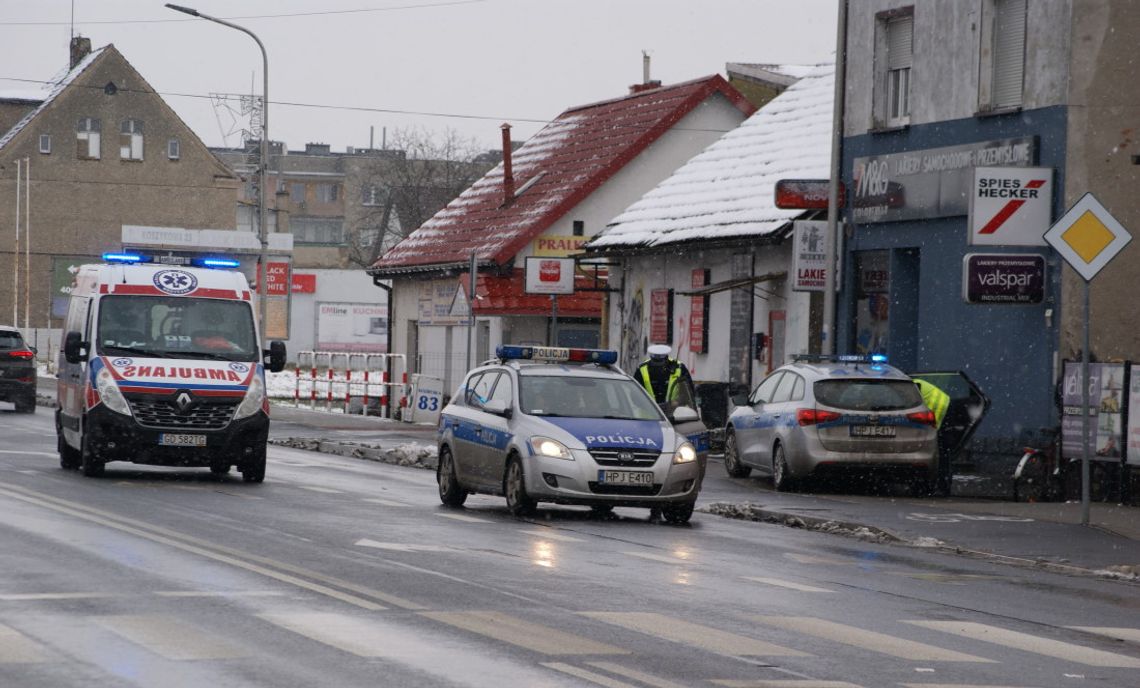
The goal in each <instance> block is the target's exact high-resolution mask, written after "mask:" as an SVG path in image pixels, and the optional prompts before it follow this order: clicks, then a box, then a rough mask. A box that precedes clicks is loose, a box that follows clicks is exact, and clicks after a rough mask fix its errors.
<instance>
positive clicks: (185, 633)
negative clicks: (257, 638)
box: [98, 615, 248, 660]
mask: <svg viewBox="0 0 1140 688" xmlns="http://www.w3.org/2000/svg"><path fill="white" fill-rule="evenodd" d="M98 623H99V625H100V626H103V627H104V628H106V629H108V630H110V631H111V632H113V633H115V634H116V635H119V636H122V637H123V638H126V639H127V640H129V641H131V642H132V643H134V644H136V645H140V646H142V647H144V648H146V649H148V650H150V651H151V652H154V653H155V654H157V655H160V656H162V657H165V658H166V659H173V660H192V659H233V658H235V657H245V656H248V655H247V654H246V653H244V652H241V651H240V650H238V649H237V648H235V647H234V646H233V644H232V643H229V642H225V641H223V640H221V639H220V638H219V637H218V636H216V635H213V634H210V633H206V632H203V631H200V630H198V629H197V628H194V627H193V626H190V625H187V624H184V623H181V622H178V621H174V620H172V619H167V618H164V617H158V616H142V615H123V616H105V617H102V618H100V619H98Z"/></svg>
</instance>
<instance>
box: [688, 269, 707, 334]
mask: <svg viewBox="0 0 1140 688" xmlns="http://www.w3.org/2000/svg"><path fill="white" fill-rule="evenodd" d="M692 280H693V281H692V286H693V289H700V288H701V287H704V286H707V285H708V283H709V271H708V270H706V269H701V268H697V269H695V270H693V273H692ZM689 299H690V301H689V351H692V352H693V353H695V354H703V353H705V352H706V351H708V348H709V321H708V313H709V296H708V294H694V295H693V296H690V297H689Z"/></svg>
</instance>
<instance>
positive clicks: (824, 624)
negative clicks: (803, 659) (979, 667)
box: [750, 616, 993, 664]
mask: <svg viewBox="0 0 1140 688" xmlns="http://www.w3.org/2000/svg"><path fill="white" fill-rule="evenodd" d="M750 618H752V619H754V620H756V621H758V622H760V623H762V624H764V625H766V626H773V627H775V628H780V629H783V630H785V631H793V632H796V633H802V634H804V635H810V636H814V637H816V638H823V639H824V640H830V641H832V642H836V643H841V644H843V645H850V646H852V647H857V648H860V649H862V650H869V651H871V652H878V653H880V654H885V655H890V656H891V657H898V658H899V659H910V660H914V661H919V662H974V663H978V664H992V663H993V660H990V659H985V658H983V657H975V656H974V655H968V654H965V653H963V652H955V651H954V650H946V649H943V648H941V647H935V646H934V645H927V644H925V643H920V642H916V641H914V640H907V639H905V638H896V637H894V636H891V635H887V634H885V633H876V632H875V631H869V630H866V629H862V628H857V627H855V626H847V625H844V624H840V623H835V622H834V621H827V620H825V619H814V618H811V617H807V616H752V617H750Z"/></svg>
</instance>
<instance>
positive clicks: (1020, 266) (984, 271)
mask: <svg viewBox="0 0 1140 688" xmlns="http://www.w3.org/2000/svg"><path fill="white" fill-rule="evenodd" d="M962 298H963V299H964V300H965V301H966V303H987V304H994V303H1013V304H1037V303H1041V301H1043V300H1044V299H1045V256H1042V255H1037V254H1025V253H1004V254H993V253H968V254H966V256H965V258H963V259H962Z"/></svg>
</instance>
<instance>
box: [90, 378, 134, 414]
mask: <svg viewBox="0 0 1140 688" xmlns="http://www.w3.org/2000/svg"><path fill="white" fill-rule="evenodd" d="M95 391H97V392H99V400H100V401H102V402H103V405H104V406H106V407H107V408H108V409H110V410H112V411H114V412H115V413H121V414H123V415H124V416H129V415H131V406H130V404H128V403H127V400H126V399H125V398H124V397H123V393H122V392H121V391H120V390H119V386H118V385H117V384H115V376H114V375H111V370H110V369H109V368H103V369H102V370H100V371H99V374H98V375H96V376H95Z"/></svg>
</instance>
